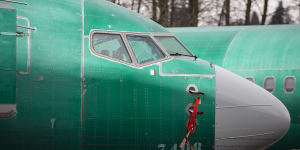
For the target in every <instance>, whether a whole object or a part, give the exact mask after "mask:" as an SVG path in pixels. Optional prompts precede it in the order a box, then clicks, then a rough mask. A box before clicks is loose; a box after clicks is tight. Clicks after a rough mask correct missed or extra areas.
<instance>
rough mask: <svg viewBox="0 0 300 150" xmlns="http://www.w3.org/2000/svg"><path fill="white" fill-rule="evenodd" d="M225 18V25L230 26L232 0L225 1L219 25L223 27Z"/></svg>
mask: <svg viewBox="0 0 300 150" xmlns="http://www.w3.org/2000/svg"><path fill="white" fill-rule="evenodd" d="M224 17H225V25H227V26H228V25H230V0H224V3H223V7H222V10H221V14H220V18H219V23H218V25H219V26H220V25H222V20H223V18H224Z"/></svg>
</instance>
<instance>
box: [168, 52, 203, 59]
mask: <svg viewBox="0 0 300 150" xmlns="http://www.w3.org/2000/svg"><path fill="white" fill-rule="evenodd" d="M170 55H171V56H188V57H193V58H194V59H195V60H196V59H197V58H198V57H197V56H196V55H186V54H180V53H172V54H170Z"/></svg>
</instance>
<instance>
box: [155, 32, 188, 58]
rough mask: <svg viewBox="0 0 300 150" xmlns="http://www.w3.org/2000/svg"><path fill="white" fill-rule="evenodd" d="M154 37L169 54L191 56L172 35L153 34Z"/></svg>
mask: <svg viewBox="0 0 300 150" xmlns="http://www.w3.org/2000/svg"><path fill="white" fill-rule="evenodd" d="M155 39H157V41H158V42H159V44H160V45H161V46H162V47H163V48H164V49H165V50H166V51H167V52H168V53H169V54H170V55H174V54H175V55H179V54H180V55H186V56H193V55H192V54H191V53H190V52H189V51H188V50H187V49H186V48H185V47H183V45H182V44H181V43H179V42H178V41H177V39H176V38H175V37H172V36H155Z"/></svg>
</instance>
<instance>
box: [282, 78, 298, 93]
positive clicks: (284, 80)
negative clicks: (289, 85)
mask: <svg viewBox="0 0 300 150" xmlns="http://www.w3.org/2000/svg"><path fill="white" fill-rule="evenodd" d="M287 78H293V79H294V81H295V85H294V88H293V91H291V92H289V91H287V90H286V87H285V82H286V79H287ZM295 89H296V77H295V76H286V77H285V78H284V79H283V91H284V93H286V94H293V93H294V91H295Z"/></svg>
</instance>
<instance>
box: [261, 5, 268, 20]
mask: <svg viewBox="0 0 300 150" xmlns="http://www.w3.org/2000/svg"><path fill="white" fill-rule="evenodd" d="M268 3H269V0H264V12H263V15H262V19H261V25H264V24H265V23H266V19H267V13H268V5H269V4H268Z"/></svg>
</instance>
